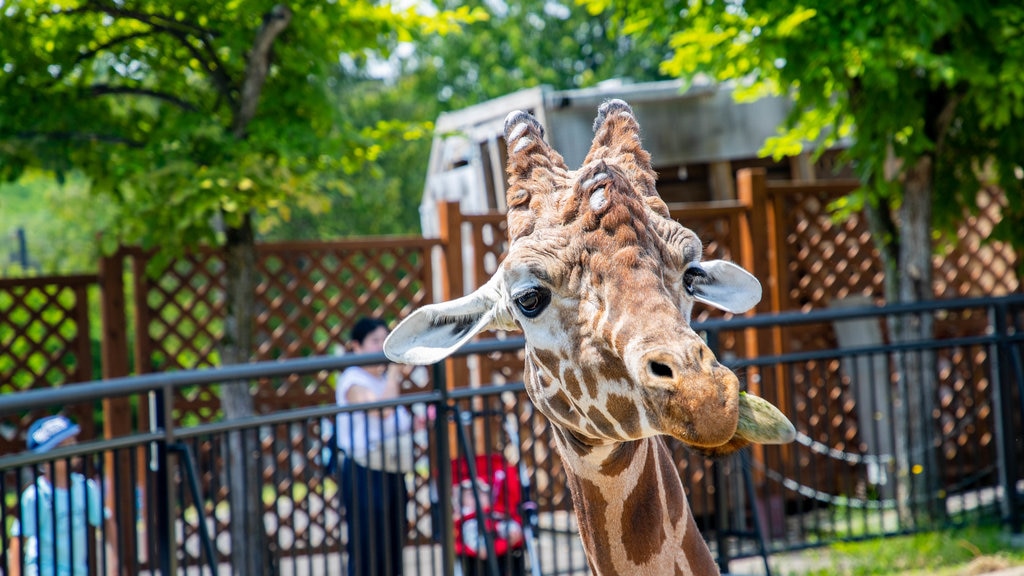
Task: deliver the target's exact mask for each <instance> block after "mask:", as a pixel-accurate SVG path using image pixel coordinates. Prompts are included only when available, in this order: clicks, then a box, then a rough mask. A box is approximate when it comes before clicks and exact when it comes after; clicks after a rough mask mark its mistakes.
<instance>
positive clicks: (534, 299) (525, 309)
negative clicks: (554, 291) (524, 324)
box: [512, 288, 551, 318]
mask: <svg viewBox="0 0 1024 576" xmlns="http://www.w3.org/2000/svg"><path fill="white" fill-rule="evenodd" d="M512 299H513V300H514V301H515V303H516V308H519V311H520V312H522V313H523V316H526V317H527V318H536V317H537V315H538V314H540V313H541V311H543V310H544V308H546V307H547V305H548V304H549V303H550V302H551V292H549V291H548V290H546V289H544V288H527V289H526V290H523V291H522V292H520V293H518V294H516V295H515V296H513V297H512Z"/></svg>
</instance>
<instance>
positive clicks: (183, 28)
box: [54, 2, 216, 37]
mask: <svg viewBox="0 0 1024 576" xmlns="http://www.w3.org/2000/svg"><path fill="white" fill-rule="evenodd" d="M90 12H91V13H96V12H99V13H102V14H106V15H108V16H113V17H115V18H127V19H130V20H138V21H139V22H142V23H143V24H149V25H150V26H152V27H154V28H159V29H161V30H167V31H172V30H173V31H177V32H181V33H185V34H194V35H196V36H211V37H212V36H215V35H216V34H215V33H214V31H213V30H209V29H207V28H203V27H202V26H197V25H195V24H192V23H190V22H181V21H179V20H175V19H174V18H173V17H171V16H164V15H161V14H151V13H148V12H139V11H137V10H128V9H125V8H118V7H117V6H115V5H113V4H100V3H94V2H88V3H86V4H85V5H84V6H81V7H78V8H72V9H69V10H60V11H58V12H55V13H54V14H55V15H58V16H74V15H77V14H82V13H90Z"/></svg>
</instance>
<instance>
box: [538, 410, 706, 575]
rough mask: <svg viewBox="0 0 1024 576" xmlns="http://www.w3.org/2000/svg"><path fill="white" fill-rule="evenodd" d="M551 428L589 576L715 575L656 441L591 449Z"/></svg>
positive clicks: (672, 471) (662, 445) (678, 485)
mask: <svg viewBox="0 0 1024 576" xmlns="http://www.w3.org/2000/svg"><path fill="white" fill-rule="evenodd" d="M554 430H555V438H556V442H557V444H558V447H559V451H560V453H561V454H562V459H563V462H564V463H565V468H566V474H567V476H568V480H569V487H570V489H571V491H572V497H573V505H574V507H575V509H576V519H577V523H578V524H579V529H580V536H581V538H582V540H583V547H584V549H585V550H586V552H587V558H588V562H589V563H590V568H591V571H592V572H593V573H594V575H595V576H605V575H611V574H645V575H652V576H653V575H662V574H665V575H680V574H681V575H694V576H704V575H707V574H718V567H717V565H716V564H715V562H714V559H713V558H712V556H711V552H710V550H708V546H707V543H705V542H704V539H703V538H702V537H701V535H700V532H699V531H698V530H697V525H696V523H695V522H694V519H693V514H691V512H690V507H689V505H688V504H687V501H686V494H685V492H684V491H683V484H682V481H681V480H680V479H679V473H678V471H677V469H676V466H675V463H674V461H673V459H672V454H671V452H669V450H668V447H667V446H666V444H665V441H664V440H663V439H662V437H660V436H655V437H651V438H644V439H641V440H634V441H631V442H620V443H614V444H608V445H604V446H599V447H593V446H587V445H584V444H582V443H580V442H579V441H578V440H577V439H576V438H575V437H573V436H572V434H571V432H567V431H565V430H563V429H560V428H558V427H555V429H554Z"/></svg>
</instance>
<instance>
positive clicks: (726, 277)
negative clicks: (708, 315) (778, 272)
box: [684, 260, 761, 314]
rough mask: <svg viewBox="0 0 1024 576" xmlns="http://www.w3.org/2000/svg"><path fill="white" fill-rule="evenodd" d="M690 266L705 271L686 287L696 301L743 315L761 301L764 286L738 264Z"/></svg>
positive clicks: (714, 262)
mask: <svg viewBox="0 0 1024 576" xmlns="http://www.w3.org/2000/svg"><path fill="white" fill-rule="evenodd" d="M691 266H694V267H697V268H699V269H700V270H701V271H703V274H699V273H698V274H697V275H694V278H693V281H692V283H688V284H687V291H688V292H690V295H691V296H693V299H694V300H697V301H698V302H703V303H705V304H708V305H711V306H714V307H715V308H718V309H720V310H725V311H726V312H732V313H733V314H742V313H744V312H746V311H747V310H750V309H751V308H753V307H754V306H756V305H757V303H758V302H760V301H761V283H760V282H758V281H757V278H755V277H754V275H753V274H751V273H750V272H747V271H746V270H744V269H743V268H740V267H739V266H737V265H736V264H733V263H732V262H729V261H726V260H708V261H706V262H701V263H700V264H692V265H691ZM684 277H685V275H684Z"/></svg>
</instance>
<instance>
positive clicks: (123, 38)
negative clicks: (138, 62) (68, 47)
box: [74, 30, 156, 64]
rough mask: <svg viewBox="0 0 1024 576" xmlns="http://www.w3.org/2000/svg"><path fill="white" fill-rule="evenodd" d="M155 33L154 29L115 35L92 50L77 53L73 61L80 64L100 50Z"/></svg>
mask: <svg viewBox="0 0 1024 576" xmlns="http://www.w3.org/2000/svg"><path fill="white" fill-rule="evenodd" d="M155 33H156V32H155V31H154V30H147V31H145V32H135V33H134V34H126V35H124V36H117V37H116V38H111V39H110V41H109V42H104V43H103V44H100V45H99V46H97V47H96V48H94V49H92V50H87V51H85V52H82V53H81V54H79V55H78V57H77V58H75V62H74V63H75V64H80V63H81V62H82V61H83V60H88V59H89V58H92V57H94V56H96V55H97V54H99V53H100V52H102V51H104V50H109V49H110V48H113V47H114V46H117V45H118V44H121V43H123V42H128V41H129V40H135V39H136V38H146V37H147V36H153V35H154V34H155Z"/></svg>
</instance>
